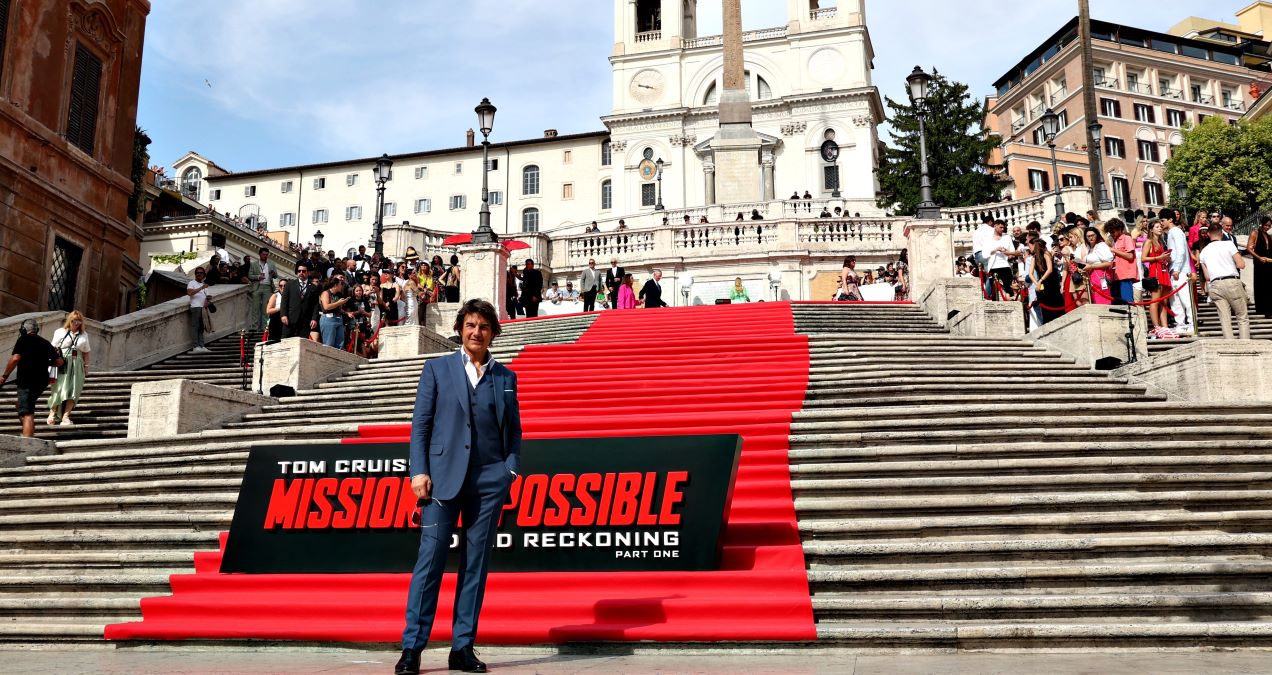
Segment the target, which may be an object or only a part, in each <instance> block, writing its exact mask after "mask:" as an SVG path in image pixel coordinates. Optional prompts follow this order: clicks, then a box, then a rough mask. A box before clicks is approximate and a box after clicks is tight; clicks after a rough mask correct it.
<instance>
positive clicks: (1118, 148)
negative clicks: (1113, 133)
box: [1104, 138, 1126, 159]
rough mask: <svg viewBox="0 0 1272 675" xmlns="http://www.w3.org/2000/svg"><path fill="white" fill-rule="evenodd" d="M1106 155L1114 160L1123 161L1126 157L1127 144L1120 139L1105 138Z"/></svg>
mask: <svg viewBox="0 0 1272 675" xmlns="http://www.w3.org/2000/svg"><path fill="white" fill-rule="evenodd" d="M1104 154H1105V155H1106V156H1108V157H1112V158H1114V159H1121V158H1123V157H1125V156H1126V143H1124V142H1123V141H1122V139H1120V138H1105V139H1104Z"/></svg>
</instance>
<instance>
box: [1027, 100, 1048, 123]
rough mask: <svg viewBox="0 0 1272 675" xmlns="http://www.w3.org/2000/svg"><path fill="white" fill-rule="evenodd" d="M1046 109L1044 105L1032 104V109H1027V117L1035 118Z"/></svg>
mask: <svg viewBox="0 0 1272 675" xmlns="http://www.w3.org/2000/svg"><path fill="white" fill-rule="evenodd" d="M1046 109H1047V106H1046V105H1044V104H1042V103H1039V104H1038V105H1036V106H1034V107H1033V108H1032V109H1030V110H1029V119H1031V120H1032V119H1037V118H1038V117H1039V116H1040V115H1042V113H1043V111H1044V110H1046Z"/></svg>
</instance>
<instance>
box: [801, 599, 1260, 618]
mask: <svg viewBox="0 0 1272 675" xmlns="http://www.w3.org/2000/svg"><path fill="white" fill-rule="evenodd" d="M813 611H814V612H815V613H816V614H817V616H818V619H819V620H823V621H824V620H839V619H857V620H870V619H874V620H884V621H899V620H947V621H959V622H969V621H976V620H985V619H991V620H1011V621H1026V620H1051V621H1054V620H1058V619H1066V618H1080V619H1087V620H1094V621H1125V620H1128V619H1131V618H1134V619H1137V620H1146V621H1153V620H1157V621H1162V620H1170V621H1184V620H1187V621H1192V622H1204V621H1216V620H1225V619H1227V620H1255V619H1257V620H1261V621H1267V620H1269V619H1272V593H1171V592H1165V593H1107V594H1106V593H1081V594H1073V595H1047V594H1020V595H1011V596H1002V595H996V594H987V595H965V596H954V597H950V596H944V595H930V594H904V595H900V594H894V595H874V594H864V593H825V594H818V595H816V596H814V598H813Z"/></svg>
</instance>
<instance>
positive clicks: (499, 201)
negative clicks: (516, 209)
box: [488, 190, 504, 206]
mask: <svg viewBox="0 0 1272 675" xmlns="http://www.w3.org/2000/svg"><path fill="white" fill-rule="evenodd" d="M489 200H490V201H489V202H488V203H489V204H490V205H491V206H503V202H504V200H503V191H502V190H492V191H491V192H490V196H489Z"/></svg>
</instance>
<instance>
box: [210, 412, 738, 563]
mask: <svg viewBox="0 0 1272 675" xmlns="http://www.w3.org/2000/svg"><path fill="white" fill-rule="evenodd" d="M741 449H742V441H741V438H740V437H738V436H736V435H717V436H657V437H631V438H577V439H574V438H572V439H551V440H527V441H525V443H524V444H523V446H522V453H521V457H522V462H521V469H522V472H521V475H520V476H518V477H517V479H516V481H515V482H514V483H513V485H512V488H511V490H510V491H509V496H508V499H507V501H506V502H505V504H504V507H503V510H502V512H501V514H500V523H499V530H498V534H497V535H496V541H495V545H494V553H493V555H492V557H491V569H493V570H499V571H521V572H530V571H535V572H541V571H668V570H713V569H717V568H718V566H719V560H720V532H721V529H722V527H723V525H724V520H725V517H726V514H727V513H728V509H729V504H730V501H731V499H732V492H733V482H734V479H735V478H736V477H737V469H738V457H739V454H740V453H741ZM407 453H408V446H407V444H405V443H373V444H349V445H342V444H323V445H288V446H282V445H262V446H254V447H253V448H252V450H251V455H250V456H249V458H248V462H247V471H246V473H245V474H244V477H243V484H242V486H241V487H240V489H239V497H238V503H237V504H236V506H235V509H234V520H233V523H232V524H231V525H230V537H229V540H228V541H227V542H226V546H225V555H224V557H223V559H222V561H221V571H222V572H225V573H246V574H320V573H375V572H409V571H411V569H412V567H413V566H414V565H415V557H416V552H417V551H418V549H419V522H420V510H419V505H418V501H417V499H416V497H415V494H414V493H413V492H412V491H411V479H410V476H409V475H408V474H409V466H408V462H407ZM462 536H463V523H462V522H461V523H460V526H459V527H458V528H456V531H455V535H454V536H453V537H452V538H451V548H452V549H455V548H457V547H458V544H459V537H462ZM449 564H450V569H453V568H454V565H455V564H456V556H453V555H452V556H451V559H450V561H449Z"/></svg>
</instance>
